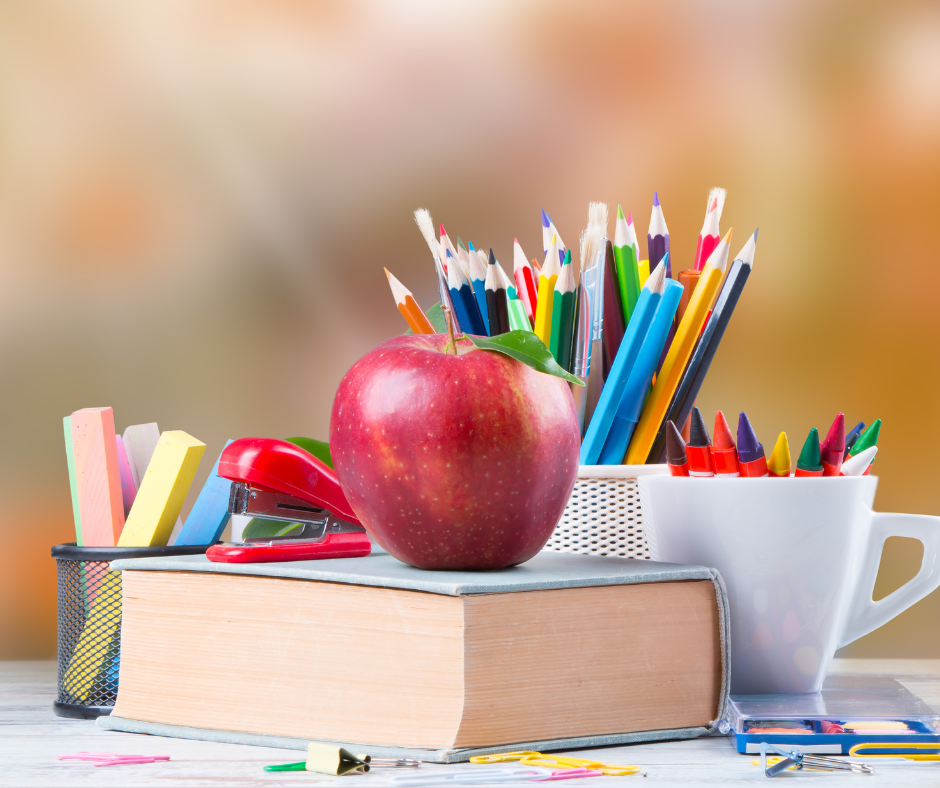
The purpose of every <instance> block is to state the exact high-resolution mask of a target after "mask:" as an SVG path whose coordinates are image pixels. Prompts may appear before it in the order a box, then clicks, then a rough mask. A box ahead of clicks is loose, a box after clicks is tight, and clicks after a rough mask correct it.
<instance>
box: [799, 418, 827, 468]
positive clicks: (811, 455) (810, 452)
mask: <svg viewBox="0 0 940 788" xmlns="http://www.w3.org/2000/svg"><path fill="white" fill-rule="evenodd" d="M793 475H794V476H822V475H823V462H822V453H821V452H820V450H819V430H817V429H816V428H815V427H813V429H811V430H810V431H809V435H807V436H806V442H805V443H804V444H803V449H802V450H801V451H800V457H799V459H798V460H797V461H796V472H795V473H794V474H793Z"/></svg>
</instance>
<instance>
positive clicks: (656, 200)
mask: <svg viewBox="0 0 940 788" xmlns="http://www.w3.org/2000/svg"><path fill="white" fill-rule="evenodd" d="M657 205H659V192H653V207H654V208H655V207H656V206H657ZM442 226H443V225H442Z"/></svg>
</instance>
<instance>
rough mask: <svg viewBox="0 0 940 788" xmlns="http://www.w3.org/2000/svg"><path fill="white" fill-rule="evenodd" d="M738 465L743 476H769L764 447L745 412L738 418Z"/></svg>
mask: <svg viewBox="0 0 940 788" xmlns="http://www.w3.org/2000/svg"><path fill="white" fill-rule="evenodd" d="M738 465H739V467H740V469H741V476H749V477H756V476H766V475H767V458H766V457H765V456H764V446H763V444H761V442H760V441H759V440H757V434H756V433H755V432H754V428H753V427H752V426H751V422H750V420H749V419H748V417H747V414H746V413H745V412H744V411H743V410H742V411H741V415H740V416H739V417H738Z"/></svg>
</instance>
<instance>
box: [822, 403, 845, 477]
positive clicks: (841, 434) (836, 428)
mask: <svg viewBox="0 0 940 788" xmlns="http://www.w3.org/2000/svg"><path fill="white" fill-rule="evenodd" d="M821 449H822V456H823V459H824V460H825V461H826V462H829V463H830V464H832V465H835V464H836V463H835V462H834V461H833V460H830V459H829V457H828V455H829V454H830V453H831V454H832V456H833V457H834V458H835V457H836V455H838V456H839V457H841V456H842V454H843V453H844V452H845V414H844V413H839V414H838V415H837V416H836V417H835V419H833V420H832V426H831V427H830V428H829V432H828V433H826V440H824V441H823V443H822V447H821Z"/></svg>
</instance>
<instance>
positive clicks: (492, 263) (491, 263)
mask: <svg viewBox="0 0 940 788" xmlns="http://www.w3.org/2000/svg"><path fill="white" fill-rule="evenodd" d="M489 262H490V265H496V255H495V254H493V248H492V247H490V260H489Z"/></svg>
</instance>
